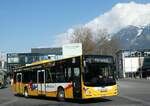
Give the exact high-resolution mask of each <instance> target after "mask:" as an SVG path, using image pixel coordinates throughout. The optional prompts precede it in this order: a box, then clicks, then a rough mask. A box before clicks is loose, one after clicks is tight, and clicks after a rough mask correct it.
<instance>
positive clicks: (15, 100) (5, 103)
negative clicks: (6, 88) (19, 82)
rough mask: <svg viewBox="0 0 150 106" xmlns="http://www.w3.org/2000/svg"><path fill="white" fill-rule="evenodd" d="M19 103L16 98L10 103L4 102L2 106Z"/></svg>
mask: <svg viewBox="0 0 150 106" xmlns="http://www.w3.org/2000/svg"><path fill="white" fill-rule="evenodd" d="M17 101H18V98H15V99H13V100H10V101H8V102H4V103H2V104H0V106H6V105H9V104H11V103H14V102H17Z"/></svg>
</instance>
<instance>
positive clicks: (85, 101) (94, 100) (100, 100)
mask: <svg viewBox="0 0 150 106" xmlns="http://www.w3.org/2000/svg"><path fill="white" fill-rule="evenodd" d="M15 96H19V97H23V96H22V95H15ZM27 99H40V100H49V101H55V102H58V103H61V101H58V100H57V98H52V97H45V96H30V97H28V98H27ZM110 101H112V100H110V99H106V98H95V99H85V100H76V99H65V101H62V102H63V103H64V102H66V103H75V104H92V103H103V102H110Z"/></svg>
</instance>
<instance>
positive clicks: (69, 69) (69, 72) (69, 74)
mask: <svg viewBox="0 0 150 106" xmlns="http://www.w3.org/2000/svg"><path fill="white" fill-rule="evenodd" d="M67 77H68V81H69V82H70V81H71V80H72V77H71V67H69V68H68V76H67Z"/></svg>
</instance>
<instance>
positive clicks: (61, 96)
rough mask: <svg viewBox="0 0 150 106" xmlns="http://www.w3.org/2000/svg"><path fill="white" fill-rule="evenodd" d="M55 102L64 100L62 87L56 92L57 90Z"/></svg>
mask: <svg viewBox="0 0 150 106" xmlns="http://www.w3.org/2000/svg"><path fill="white" fill-rule="evenodd" d="M57 100H58V101H64V100H65V91H64V89H63V88H62V87H60V88H58V90H57Z"/></svg>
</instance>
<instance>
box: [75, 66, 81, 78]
mask: <svg viewBox="0 0 150 106" xmlns="http://www.w3.org/2000/svg"><path fill="white" fill-rule="evenodd" d="M74 76H75V77H79V76H80V69H79V68H74Z"/></svg>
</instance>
